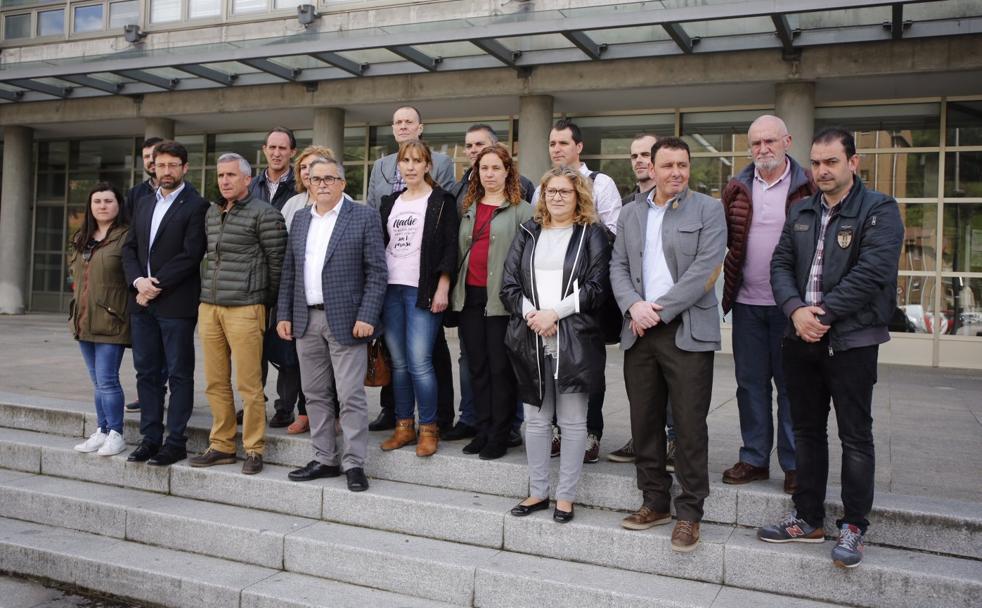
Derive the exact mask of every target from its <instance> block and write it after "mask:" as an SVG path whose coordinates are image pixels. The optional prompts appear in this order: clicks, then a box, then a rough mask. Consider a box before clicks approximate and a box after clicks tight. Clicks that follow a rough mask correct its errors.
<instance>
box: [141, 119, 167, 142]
mask: <svg viewBox="0 0 982 608" xmlns="http://www.w3.org/2000/svg"><path fill="white" fill-rule="evenodd" d="M151 137H162V138H164V139H174V120H173V119H170V118H161V117H151V118H144V119H143V139H150V138H151Z"/></svg>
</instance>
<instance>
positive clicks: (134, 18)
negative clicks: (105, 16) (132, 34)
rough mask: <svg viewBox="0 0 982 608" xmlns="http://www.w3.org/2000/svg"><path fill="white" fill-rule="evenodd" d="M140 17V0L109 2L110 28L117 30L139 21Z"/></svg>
mask: <svg viewBox="0 0 982 608" xmlns="http://www.w3.org/2000/svg"><path fill="white" fill-rule="evenodd" d="M139 19H140V2H139V0H124V1H123V2H112V3H110V4H109V29H111V30H115V29H119V28H121V27H123V26H124V25H129V24H131V23H139Z"/></svg>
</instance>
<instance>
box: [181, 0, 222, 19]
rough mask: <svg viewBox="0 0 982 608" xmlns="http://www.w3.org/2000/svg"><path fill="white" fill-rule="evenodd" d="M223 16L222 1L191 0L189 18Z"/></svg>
mask: <svg viewBox="0 0 982 608" xmlns="http://www.w3.org/2000/svg"><path fill="white" fill-rule="evenodd" d="M221 14H222V0H190V1H189V2H188V18H190V19H200V18H202V17H218V16H219V15H221Z"/></svg>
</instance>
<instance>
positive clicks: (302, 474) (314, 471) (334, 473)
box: [286, 460, 341, 481]
mask: <svg viewBox="0 0 982 608" xmlns="http://www.w3.org/2000/svg"><path fill="white" fill-rule="evenodd" d="M340 475H341V467H339V466H337V465H332V464H322V463H320V462H317V461H316V460H311V461H310V462H308V463H307V464H306V465H305V466H302V467H300V468H299V469H296V470H295V471H290V472H289V473H287V475H286V476H287V477H289V478H290V479H291V480H293V481H311V480H313V479H320V478H321V477H338V476H340Z"/></svg>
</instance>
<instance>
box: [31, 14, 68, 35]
mask: <svg viewBox="0 0 982 608" xmlns="http://www.w3.org/2000/svg"><path fill="white" fill-rule="evenodd" d="M64 33H65V10H64V9H59V10H56V11H41V12H39V13H38V36H57V35H59V34H64Z"/></svg>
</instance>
